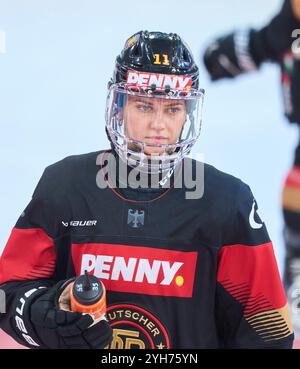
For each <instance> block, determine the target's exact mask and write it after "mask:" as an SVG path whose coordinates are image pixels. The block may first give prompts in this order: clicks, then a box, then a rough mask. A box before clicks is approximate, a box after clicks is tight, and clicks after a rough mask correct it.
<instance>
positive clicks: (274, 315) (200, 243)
mask: <svg viewBox="0 0 300 369" xmlns="http://www.w3.org/2000/svg"><path fill="white" fill-rule="evenodd" d="M99 154H101V152H95V153H89V154H85V155H78V156H71V157H68V158H65V159H64V160H62V161H60V162H58V163H55V164H53V165H51V166H49V167H47V168H46V170H45V172H44V174H43V176H42V178H41V180H40V182H39V184H38V186H37V188H36V190H35V192H34V194H33V197H32V200H31V201H30V203H29V205H28V206H27V208H26V209H25V211H24V212H23V213H22V215H21V216H20V218H19V219H18V221H17V223H16V226H15V227H14V229H13V230H12V232H11V235H10V238H9V240H8V242H7V245H6V247H5V249H4V251H3V254H2V257H1V259H0V284H1V288H2V289H4V290H5V291H6V294H7V313H6V314H2V315H1V314H0V327H1V328H2V329H3V330H4V331H5V332H7V333H8V334H9V335H11V336H12V337H13V338H15V339H16V340H17V341H18V342H20V343H23V344H25V345H27V346H29V347H34V346H36V345H40V346H43V343H42V342H40V341H39V339H38V337H35V336H34V332H33V331H32V332H33V333H31V331H30V329H27V330H26V329H25V331H24V329H23V331H22V329H20V324H17V320H18V319H17V318H16V314H17V313H16V306H17V305H18V301H19V299H20V298H22V297H24V296H23V295H24V293H25V291H28V289H30V288H33V287H38V286H51V285H53V284H54V283H57V282H58V281H60V280H62V279H66V278H69V277H73V276H75V275H79V274H81V273H83V272H84V271H85V270H87V271H88V272H89V273H90V274H93V275H95V276H97V277H98V278H100V279H101V280H102V282H103V283H104V285H105V287H106V290H107V305H108V308H107V319H108V321H109V323H110V325H111V327H112V328H113V330H114V335H113V341H112V343H111V346H110V348H153V349H165V348H264V347H274V348H291V347H292V342H293V333H292V327H291V323H290V318H289V312H288V308H287V302H286V297H285V294H284V291H283V288H282V284H281V280H280V276H279V273H278V268H277V264H276V260H275V256H274V252H273V246H272V243H271V241H270V239H269V236H268V234H267V230H266V227H265V224H264V223H263V221H262V220H261V219H260V217H259V215H258V213H257V204H256V202H255V199H254V198H253V195H252V193H251V191H250V189H249V187H248V186H247V185H246V184H244V183H243V182H242V181H241V180H239V179H237V178H235V177H233V176H230V175H228V174H225V173H223V172H221V171H218V170H217V169H215V168H214V167H212V166H210V165H207V164H204V171H203V175H204V177H203V180H204V187H203V188H204V192H203V196H202V197H200V198H198V199H187V198H186V192H187V188H184V187H183V188H175V186H173V187H171V188H170V189H167V190H164V191H163V192H160V193H159V195H158V196H156V197H152V198H151V199H148V200H145V199H142V200H138V199H139V198H141V197H139V190H134V191H135V192H134V191H133V193H136V197H135V198H134V197H130V198H125V197H124V192H122V191H120V190H118V189H117V188H112V186H110V184H109V181H107V183H108V186H107V187H106V188H99V186H98V180H97V178H98V179H99V176H102V172H101V169H102V168H101V166H99V163H98V161H97V157H98V155H99ZM188 160H191V159H188ZM192 164H193V165H194V164H195V162H194V161H193V163H192ZM25 328H26V327H25ZM31 334H33V337H30V335H31ZM32 342H34V343H33V344H32ZM30 343H31V344H30Z"/></svg>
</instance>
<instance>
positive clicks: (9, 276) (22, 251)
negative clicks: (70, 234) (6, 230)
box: [0, 228, 56, 283]
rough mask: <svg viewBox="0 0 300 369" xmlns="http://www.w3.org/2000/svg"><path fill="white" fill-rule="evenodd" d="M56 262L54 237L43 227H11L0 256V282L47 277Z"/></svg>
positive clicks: (52, 270) (49, 275) (51, 272)
mask: <svg viewBox="0 0 300 369" xmlns="http://www.w3.org/2000/svg"><path fill="white" fill-rule="evenodd" d="M55 261H56V254H55V250H54V245H53V240H52V238H50V237H49V236H48V235H47V234H46V232H45V231H44V230H43V229H40V228H30V229H19V228H13V229H12V232H11V234H10V237H9V239H8V241H7V244H6V246H5V249H4V251H3V253H2V256H1V259H0V283H5V282H8V281H15V280H26V279H29V280H33V279H41V278H49V277H51V276H52V274H53V272H54V269H55Z"/></svg>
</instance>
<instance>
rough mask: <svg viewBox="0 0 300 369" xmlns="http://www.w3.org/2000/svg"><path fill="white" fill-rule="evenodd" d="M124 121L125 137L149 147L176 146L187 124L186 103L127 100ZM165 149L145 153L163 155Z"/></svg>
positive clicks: (149, 150)
mask: <svg viewBox="0 0 300 369" xmlns="http://www.w3.org/2000/svg"><path fill="white" fill-rule="evenodd" d="M124 120H125V125H126V136H127V137H128V138H130V139H132V140H137V141H142V142H144V143H146V144H148V145H153V144H175V143H176V141H177V140H178V138H179V136H180V133H181V130H182V127H183V125H184V123H185V121H186V105H185V102H184V101H183V100H165V99H160V98H147V97H138V96H128V99H127V102H126V106H125V111H124ZM163 152H164V149H163V148H159V147H153V146H146V149H145V153H146V154H148V155H151V154H161V153H163Z"/></svg>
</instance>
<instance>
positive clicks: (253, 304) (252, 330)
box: [216, 182, 293, 348]
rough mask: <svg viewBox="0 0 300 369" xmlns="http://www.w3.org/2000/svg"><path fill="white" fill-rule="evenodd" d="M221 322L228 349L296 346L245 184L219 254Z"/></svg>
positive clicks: (269, 250) (271, 258)
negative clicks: (293, 344)
mask: <svg viewBox="0 0 300 369" xmlns="http://www.w3.org/2000/svg"><path fill="white" fill-rule="evenodd" d="M216 309H217V321H218V329H219V334H220V340H221V342H222V345H223V346H224V348H291V347H292V343H293V329H292V326H291V320H290V314H289V310H288V306H287V300H286V296H285V293H284V290H283V286H282V282H281V279H280V275H279V271H278V267H277V262H276V258H275V255H274V250H273V245H272V242H271V240H270V238H269V236H268V233H267V230H266V226H265V224H264V222H263V221H262V220H261V218H260V217H259V215H258V212H257V203H256V201H255V199H254V197H253V195H252V192H251V190H250V188H249V187H248V186H247V185H246V184H244V183H243V182H241V183H240V188H239V191H238V194H237V198H236V204H235V206H234V210H233V215H232V217H231V219H229V224H228V225H227V227H226V229H225V231H224V233H223V246H222V247H221V249H220V251H219V255H218V271H217V308H216Z"/></svg>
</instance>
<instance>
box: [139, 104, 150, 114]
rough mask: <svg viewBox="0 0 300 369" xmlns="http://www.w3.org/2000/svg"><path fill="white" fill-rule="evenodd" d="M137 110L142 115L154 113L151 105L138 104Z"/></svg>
mask: <svg viewBox="0 0 300 369" xmlns="http://www.w3.org/2000/svg"><path fill="white" fill-rule="evenodd" d="M137 109H138V110H139V111H141V112H142V113H149V112H150V111H152V106H151V105H149V104H137Z"/></svg>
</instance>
